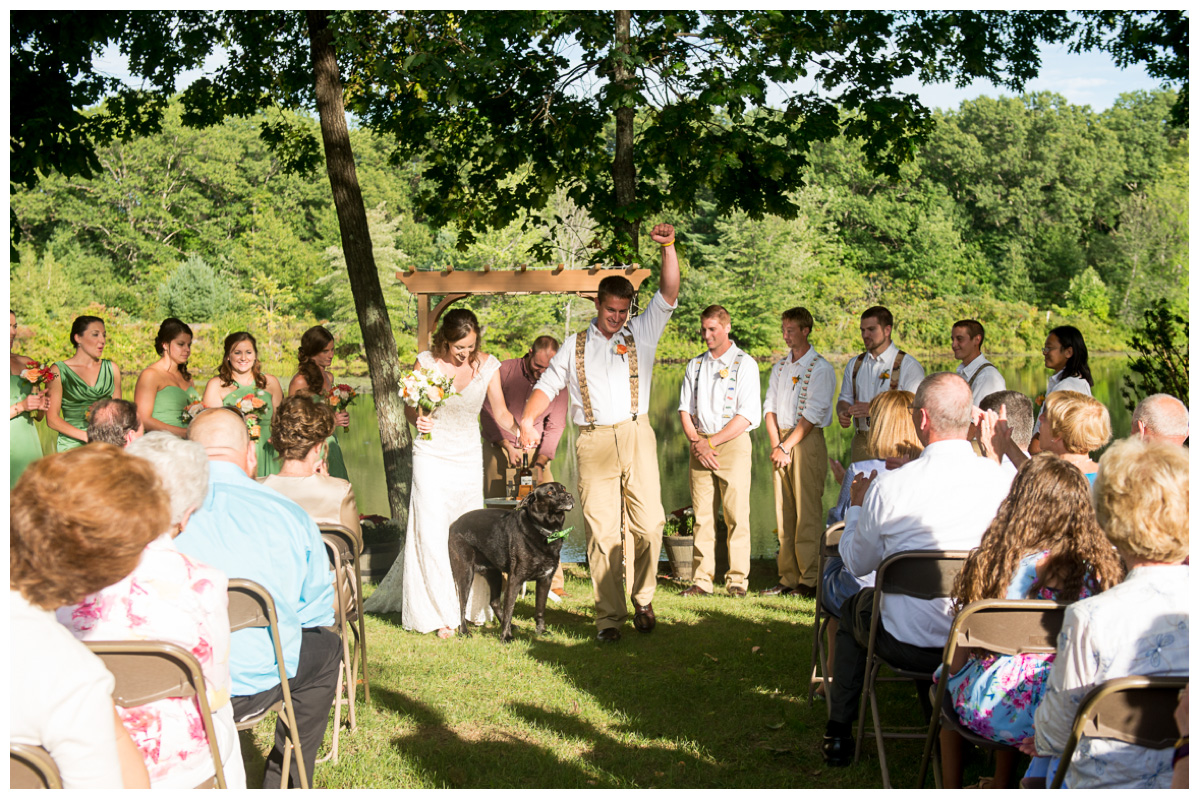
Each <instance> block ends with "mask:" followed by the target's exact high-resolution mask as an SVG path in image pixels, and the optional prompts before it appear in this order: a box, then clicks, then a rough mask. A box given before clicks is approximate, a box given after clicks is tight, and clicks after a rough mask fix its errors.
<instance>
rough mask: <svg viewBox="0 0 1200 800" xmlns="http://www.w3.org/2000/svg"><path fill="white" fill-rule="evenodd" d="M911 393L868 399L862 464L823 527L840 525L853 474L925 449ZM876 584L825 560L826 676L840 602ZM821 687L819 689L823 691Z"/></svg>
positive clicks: (877, 470)
mask: <svg viewBox="0 0 1200 800" xmlns="http://www.w3.org/2000/svg"><path fill="white" fill-rule="evenodd" d="M912 401H913V393H912V392H903V391H899V390H897V391H894V392H884V393H883V394H877V395H875V397H874V399H872V400H871V429H870V431H869V432H868V433H867V456H868V458H867V459H866V460H865V461H855V462H854V463H853V464H851V465H850V469H848V470H846V476H845V478H843V480H842V492H841V494H839V495H838V501H837V505H835V506H834V507H833V508H831V509H830V510H829V517H828V519H827V520H826V525H832V524H834V523H835V522H841V521H842V520H843V519H845V517H846V509H847V508H849V507H850V485H851V483H852V482H853V481H854V478H855V476H856V475H863V476H866V475H870V474H871V473H872V472H875V473H877V474H878V475H879V476H880V479H882V476H883V475H884V474H885V473H884V470H885V469H887V462H888V460H891V461H893V463H894V462H895V461H901V462H902V463H906V462H908V461H911V460H912V459H914V458H916V457H918V456H920V455H921V451H922V450H923V449H924V447H923V446H922V445H921V442H920V440H919V439H917V429H916V428H915V427H913V421H912V412H911V410H910V409H911V408H912ZM874 585H875V572H874V571H873V570H872V571H871V572H870V573H869V574H867V575H863V576H862V577H859V576H857V575H854V574H853V573H851V572H850V571H849V570H847V569H846V568H845V565H844V564H843V563H842V559H841V557H840V556H832V557H830V558H828V559H826V561H825V572H824V574H822V576H821V592H822V593H821V605H822V607H824V609H825V610H826V611H827V612H828V613H829V617H830V619H829V625H828V627H826V629H825V632H826V635H827V636H828V637H829V650H828V656H829V664H828V665H827V667H826V670H827V671H826V673H825V674H827V675H830V674H832V671H833V652H834V642H835V640H836V638H837V631H838V620H839V619H840V618H841V616H842V603H844V602H846V600H847V599H849V598H851V597H853V596H854V595H856V594H858V593H859V592H860V591H861V590H863V589H865V588H867V587H868V586H874ZM823 689H824V686H822V687H820V690H823Z"/></svg>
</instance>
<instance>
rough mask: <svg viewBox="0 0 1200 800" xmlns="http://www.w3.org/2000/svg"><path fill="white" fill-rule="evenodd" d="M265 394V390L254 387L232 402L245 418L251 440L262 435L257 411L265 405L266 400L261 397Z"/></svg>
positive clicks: (256, 439)
mask: <svg viewBox="0 0 1200 800" xmlns="http://www.w3.org/2000/svg"><path fill="white" fill-rule="evenodd" d="M265 395H266V390H264V389H255V390H254V391H253V392H251V393H249V394H247V395H243V396H242V399H241V400H238V401H237V402H236V403H234V406H235V407H236V408H237V410H238V411H241V412H242V414H243V415H244V416H245V418H246V430H247V431H248V432H249V433H250V440H251V441H253V442H257V441H258V440H259V439H260V438H261V437H262V425H260V424H259V421H258V412H259V410H260V409H263V408H266V406H267V401H266V400H264V399H263V397H264V396H265Z"/></svg>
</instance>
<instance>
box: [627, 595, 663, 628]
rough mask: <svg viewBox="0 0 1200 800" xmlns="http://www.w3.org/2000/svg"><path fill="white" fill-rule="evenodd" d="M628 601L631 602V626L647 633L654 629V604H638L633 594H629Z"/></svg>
mask: <svg viewBox="0 0 1200 800" xmlns="http://www.w3.org/2000/svg"><path fill="white" fill-rule="evenodd" d="M629 602H631V603H633V627H634V628H636V629H637V630H639V631H641V632H642V633H649V632H650V631H652V630H654V625H655V624H656V622H657V621H656V620H655V618H654V604H653V603H647V604H646V605H644V606H639V605H638V602H637V600H635V599H634V598H633V595H630V596H629Z"/></svg>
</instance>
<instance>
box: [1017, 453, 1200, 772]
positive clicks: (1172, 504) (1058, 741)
mask: <svg viewBox="0 0 1200 800" xmlns="http://www.w3.org/2000/svg"><path fill="white" fill-rule="evenodd" d="M1092 499H1093V502H1094V504H1095V506H1096V519H1097V520H1098V521H1099V522H1100V527H1101V528H1103V530H1104V533H1105V535H1106V536H1107V537H1108V539H1109V541H1111V542H1112V543H1113V545H1115V546H1116V548H1117V552H1118V553H1120V555H1121V558H1122V559H1123V560H1124V561H1125V564H1126V566H1128V567H1129V574H1128V575H1127V576H1126V578H1125V580H1124V581H1123V582H1122V583H1120V584H1118V585H1117V586H1114V587H1113V588H1112V589H1109V590H1108V591H1106V592H1101V593H1100V594H1097V595H1095V596H1093V597H1090V598H1088V599H1086V600H1080V601H1078V602H1077V603H1074V604H1073V605H1072V606H1071V607H1070V608H1068V609H1067V613H1066V617H1065V618H1064V620H1063V627H1062V632H1061V633H1060V634H1059V637H1058V652H1057V656H1056V658H1055V660H1054V667H1053V668H1052V669H1051V671H1050V678H1049V681H1048V684H1047V688H1046V694H1045V696H1044V697H1043V699H1042V702H1041V704H1040V705H1039V706H1038V709H1037V712H1036V714H1035V715H1034V733H1035V737H1034V740H1033V741H1030V740H1029V739H1026V740H1025V743H1024V744H1023V745H1022V750H1023V751H1025V752H1026V753H1027V754H1029V755H1034V749H1035V747H1034V746H1035V745H1036V753H1037V754H1038V755H1043V756H1055V757H1057V756H1058V755H1059V754H1060V753H1062V750H1063V748H1064V746H1065V745H1066V741H1067V736H1068V734H1069V732H1070V730H1071V723H1072V721H1073V720H1074V718H1075V712H1076V711H1077V710H1078V708H1079V703H1080V701H1081V700H1082V699H1083V697H1084V695H1086V694H1087V693H1088V691H1090V690H1091V689H1092V688H1093V687H1095V686H1097V685H1099V684H1101V683H1103V682H1104V681H1106V680H1109V679H1111V678H1122V677H1125V676H1127V675H1187V674H1188V627H1189V625H1188V616H1189V615H1188V572H1189V569H1190V568H1189V567H1187V566H1186V565H1184V564H1183V560H1184V559H1185V558H1187V555H1188V516H1189V514H1188V457H1187V453H1186V452H1185V451H1184V450H1183V449H1182V448H1180V447H1176V446H1174V445H1169V444H1165V443H1163V442H1143V441H1139V440H1137V439H1123V440H1121V441H1119V442H1117V443H1116V444H1114V445H1113V446H1112V447H1110V448H1109V449H1108V451H1107V452H1106V453H1105V454H1104V456H1103V457H1101V459H1100V471H1099V474H1098V475H1097V477H1096V482H1095V484H1094V486H1093V488H1092ZM1171 755H1172V753H1171V750H1170V749H1166V750H1151V749H1148V748H1144V747H1139V746H1138V745H1134V744H1127V743H1124V742H1121V741H1118V740H1115V739H1103V738H1089V739H1087V740H1086V741H1085V742H1084V743H1081V745H1080V746H1079V747H1078V748H1077V749H1076V751H1075V754H1074V756H1073V758H1072V759H1071V764H1070V768H1069V770H1068V772H1067V776H1066V780H1065V781H1064V782H1063V786H1064V788H1071V789H1124V788H1128V789H1133V788H1139V789H1154V788H1161V789H1166V788H1169V787H1170V786H1171ZM1053 774H1054V772H1053V766H1051V768H1050V771H1049V772H1048V775H1049V776H1053Z"/></svg>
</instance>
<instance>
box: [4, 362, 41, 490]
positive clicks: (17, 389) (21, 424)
mask: <svg viewBox="0 0 1200 800" xmlns="http://www.w3.org/2000/svg"><path fill="white" fill-rule="evenodd" d="M31 394H33V384H32V383H30V382H29V381H27V380H25V379H24V378H22V377H21V376H20V375H12V374H9V376H8V403H9V405H14V404H16V403H19V402H21V401H22V400H24V399H25V398H26V397H28V396H29V395H31ZM41 457H42V442H41V440H40V439H38V432H37V426H36V425H35V424H34V422H33V413H32V412H30V411H26V412H23V413H21V414H17V415H16V416H15V417H13V418H12V419H10V420H9V421H8V475H9V480H8V488H9V489H11V488H12V487H14V486H16V485H17V478H19V477H21V473H22V472H24V471H25V468H26V467H28V466H29V465H30V464H32V463H33V462H34V461H37V460H38V459H39V458H41Z"/></svg>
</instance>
